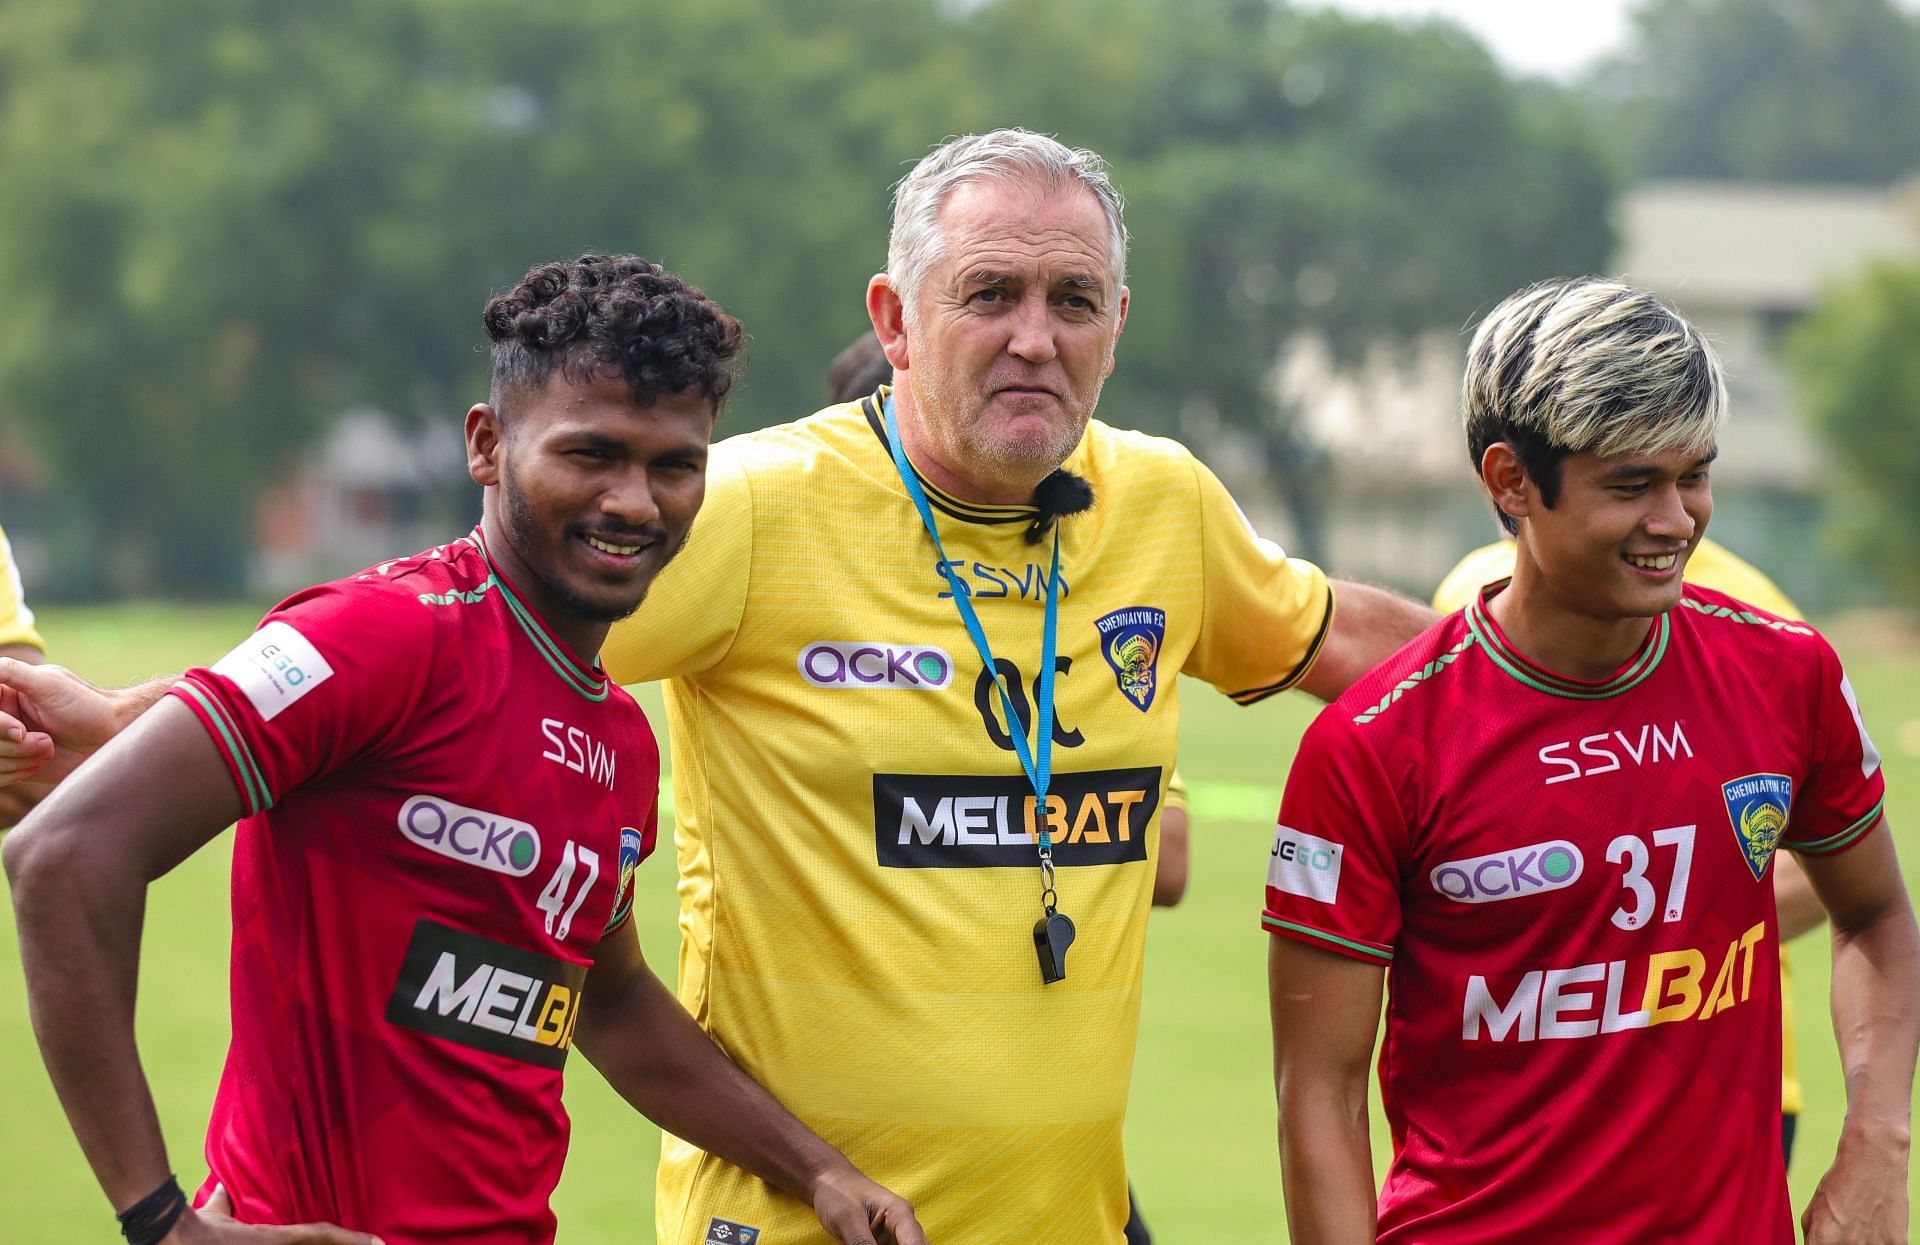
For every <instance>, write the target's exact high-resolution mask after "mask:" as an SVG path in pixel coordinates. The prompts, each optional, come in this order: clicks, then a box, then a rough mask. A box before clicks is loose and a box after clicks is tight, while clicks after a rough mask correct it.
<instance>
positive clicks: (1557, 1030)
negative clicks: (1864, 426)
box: [1264, 279, 1920, 1245]
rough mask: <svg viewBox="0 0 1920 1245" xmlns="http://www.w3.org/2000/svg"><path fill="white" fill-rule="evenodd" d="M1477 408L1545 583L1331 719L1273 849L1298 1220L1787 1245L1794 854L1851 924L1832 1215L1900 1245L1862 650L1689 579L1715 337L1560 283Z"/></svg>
mask: <svg viewBox="0 0 1920 1245" xmlns="http://www.w3.org/2000/svg"><path fill="white" fill-rule="evenodd" d="M1462 395H1463V396H1462V403H1463V407H1464V414H1465V422H1466V435H1467V442H1468V446H1469V449H1470V451H1471V453H1472V455H1473V460H1474V463H1475V466H1476V467H1477V469H1478V471H1479V475H1480V481H1481V484H1482V486H1483V487H1484V488H1485V489H1486V492H1487V495H1488V497H1489V498H1490V499H1491V500H1492V502H1493V504H1494V505H1495V507H1496V508H1497V509H1498V510H1499V512H1500V516H1501V522H1502V523H1503V524H1504V525H1505V526H1506V527H1508V529H1509V530H1511V531H1513V532H1514V534H1515V546H1516V548H1515V554H1516V556H1515V561H1514V570H1513V578H1512V580H1511V581H1510V582H1509V581H1506V580H1501V581H1498V582H1495V583H1492V584H1489V585H1487V586H1486V587H1485V588H1483V589H1481V590H1480V591H1479V592H1478V593H1476V594H1475V595H1474V597H1473V599H1472V600H1471V601H1470V602H1469V603H1468V605H1467V608H1466V609H1465V610H1464V611H1461V612H1459V613H1456V614H1453V615H1451V616H1450V617H1448V618H1445V619H1442V620H1441V622H1440V623H1439V624H1437V625H1436V626H1434V627H1432V628H1431V629H1429V630H1428V631H1427V632H1425V633H1424V634H1423V635H1421V636H1420V637H1419V638H1418V639H1416V640H1415V641H1414V642H1413V643H1411V644H1409V645H1408V646H1407V647H1406V648H1404V649H1402V650H1401V651H1400V652H1399V653H1396V654H1395V655H1394V656H1393V657H1391V658H1389V659H1388V660H1387V661H1386V662H1385V663H1383V664H1382V665H1381V666H1380V667H1379V668H1378V669H1376V670H1375V671H1373V672H1372V673H1371V674H1369V675H1367V676H1366V677H1364V678H1362V679H1361V680H1360V681H1359V682H1358V683H1356V684H1355V685H1354V686H1353V687H1352V688H1351V689H1349V690H1348V691H1347V692H1346V693H1345V694H1344V695H1342V696H1341V697H1340V698H1339V699H1338V700H1336V701H1335V702H1334V703H1333V704H1332V705H1330V706H1329V707H1328V708H1327V710H1326V711H1325V712H1324V713H1322V714H1321V715H1320V717H1319V718H1318V719H1317V720H1316V721H1315V722H1314V724H1313V726H1312V727H1311V728H1309V730H1308V731H1307V734H1306V737H1305V738H1304V739H1303V740H1302V741H1301V745H1300V751H1299V754H1298V756H1297V758H1296V761H1295V764H1294V766H1293V768H1292V771H1291V773H1290V774H1289V777H1288V782H1287V791H1286V795H1285V797H1284V799H1283V802H1282V805H1281V810H1280V819H1279V820H1280V824H1279V827H1278V829H1277V832H1276V834H1275V838H1274V846H1273V855H1272V860H1271V864H1270V866H1269V870H1268V874H1267V903H1266V913H1265V917H1264V923H1265V925H1266V926H1267V928H1268V929H1269V930H1270V931H1271V932H1272V933H1274V934H1275V935H1278V936H1277V937H1275V938H1274V939H1273V940H1272V945H1271V948H1270V950H1271V958H1270V962H1269V974H1270V992H1271V1005H1272V1016H1273V1032H1274V1072H1275V1086H1276V1090H1277V1097H1278V1100H1279V1107H1280V1137H1281V1167H1282V1172H1283V1175H1284V1177H1285V1180H1286V1188H1287V1215H1288V1220H1289V1222H1290V1224H1291V1225H1292V1229H1293V1235H1294V1239H1296V1240H1312V1241H1317V1242H1332V1243H1342V1242H1360V1241H1365V1242H1372V1241H1381V1242H1395V1243H1407V1242H1414V1241H1418V1242H1422V1245H1464V1243H1465V1242H1468V1241H1486V1240H1503V1241H1504V1240H1527V1241H1532V1240H1548V1241H1562V1240H1581V1241H1592V1242H1618V1243H1620V1245H1627V1243H1628V1242H1640V1241H1649V1240H1682V1241H1741V1242H1753V1243H1755V1245H1792V1242H1793V1240H1794V1233H1793V1224H1792V1214H1791V1210H1790V1208H1789V1206H1788V1201H1787V1185H1786V1170H1785V1164H1784V1163H1783V1161H1782V1159H1781V1156H1780V1151H1779V1150H1778V1149H1777V1148H1776V1147H1774V1146H1772V1145H1768V1144H1764V1143H1763V1139H1766V1138H1768V1137H1770V1136H1771V1135H1772V1134H1773V1132H1774V1129H1775V1128H1776V1127H1777V1122H1778V1120H1779V1108H1780V1097H1779V1093H1780V1066H1781V1064H1780V996H1779V986H1778V983H1779V941H1780V938H1779V928H1778V923H1777V919H1776V916H1775V912H1774V902H1773V890H1772V886H1771V876H1772V873H1773V860H1774V853H1775V852H1776V850H1777V849H1779V848H1781V847H1785V848H1787V849H1789V850H1791V851H1793V852H1794V853H1795V854H1796V855H1798V856H1799V857H1800V859H1801V861H1802V863H1803V865H1804V867H1805V869H1806V872H1807V874H1808V876H1809V877H1810V878H1811V879H1812V881H1813V884H1814V888H1815V890H1816V891H1817V892H1818V894H1819V896H1820V898H1821V900H1822V902H1823V903H1824V904H1825V906H1826V908H1827V911H1828V913H1829V914H1830V916H1831V917H1832V921H1833V930H1834V956H1833V983H1834V995H1833V1002H1834V1022H1835V1029H1836V1031H1837V1034H1838V1037H1839V1040H1840V1048H1841V1055H1842V1060H1843V1062H1844V1063H1845V1065H1846V1067H1847V1069H1848V1077H1847V1096H1848V1110H1847V1120H1846V1126H1845V1130H1844V1131H1843V1133H1842V1136H1841V1140H1840V1144H1839V1148H1838V1153H1837V1155H1836V1158H1835V1161H1834V1164H1833V1167H1832V1168H1831V1170H1829V1171H1828V1173H1827V1175H1826V1177H1825V1178H1824V1179H1823V1180H1822V1181H1821V1183H1820V1187H1819V1189H1818V1190H1817V1191H1816V1193H1815V1195H1814V1198H1813V1202H1812V1204H1811V1205H1810V1206H1809V1207H1808V1208H1807V1213H1806V1216H1805V1219H1804V1223H1805V1225H1806V1229H1807V1238H1806V1239H1807V1241H1808V1242H1809V1243H1810V1245H1841V1243H1842V1242H1846V1243H1848V1245H1854V1243H1857V1242H1862V1241H1876V1242H1877V1241H1896V1240H1904V1239H1905V1230H1906V1219H1907V1216H1906V1184H1907V1155H1908V1148H1909V1144H1910V1143H1909V1129H1910V1121H1909V1114H1910V1111H1909V1105H1908V1104H1909V1098H1910V1095H1911V1092H1912V1088H1913V1071H1914V1056H1915V1051H1916V1049H1920V997H1917V995H1920V989H1917V984H1920V931H1916V929H1915V926H1914V918H1913V910H1912V907H1911V905H1910V903H1909V901H1908V898H1907V894H1906V889H1905V887H1904V885H1903V884H1902V883H1901V881H1900V873H1899V864H1898V862H1897V860H1896V859H1895V857H1894V849H1893V841H1892V836H1891V834H1890V833H1889V832H1887V831H1886V830H1885V829H1884V828H1883V821H1884V818H1883V817H1882V815H1881V814H1882V807H1883V803H1884V789H1885V783H1884V780H1883V779H1882V777H1881V773H1880V757H1879V754H1878V752H1876V751H1875V749H1874V747H1873V743H1872V741H1871V740H1870V739H1869V738H1868V736H1867V732H1866V728H1865V726H1864V725H1863V724H1862V721H1861V718H1860V714H1859V710H1858V707H1857V704H1856V702H1855V699H1854V695H1853V690H1852V688H1851V686H1850V685H1849V684H1848V683H1847V680H1846V676H1845V673H1844V671H1843V670H1842V669H1841V667H1840V662H1839V659H1838V658H1837V657H1836V656H1835V655H1834V653H1833V650H1832V649H1831V648H1830V647H1829V646H1828V645H1827V643H1826V641H1825V640H1823V639H1822V638H1821V637H1820V636H1819V634H1818V633H1817V632H1815V631H1814V630H1813V629H1812V628H1811V627H1808V626H1805V625H1804V624H1801V623H1798V622H1795V621H1790V620H1787V619H1782V618H1779V617H1776V616H1774V615H1771V614H1767V613H1765V612H1762V611H1760V610H1757V609H1755V608H1753V607H1752V606H1751V605H1749V604H1747V603H1745V602H1742V601H1740V600H1737V599H1735V598H1732V597H1729V596H1726V595H1724V594H1722V593H1718V592H1713V591H1711V590H1708V589H1705V588H1701V587H1699V586H1698V585H1693V584H1687V583H1685V582H1684V581H1683V572H1684V571H1685V569H1686V565H1687V561H1688V558H1689V557H1690V556H1691V555H1692V553H1693V551H1694V550H1695V549H1696V548H1697V547H1698V546H1699V543H1700V539H1701V535H1702V533H1703V532H1704V531H1705V530H1706V526H1707V521H1708V519H1709V518H1710V517H1711V515H1712V513H1713V495H1712V490H1711V487H1710V484H1709V472H1708V466H1709V464H1710V463H1711V462H1712V460H1713V457H1714V453H1715V449H1716V442H1717V435H1718V432H1719V428H1720V425H1721V423H1722V421H1723V419H1724V418H1725V413H1726V405H1727V402H1726V393H1725V385H1724V382H1723V381H1722V379H1721V374H1720V368H1719V364H1718V363H1717V362H1716V361H1715V359H1714V357H1713V352H1712V350H1711V349H1710V348H1709V346H1708V345H1707V343H1706V341H1705V339H1704V338H1703V337H1702V336H1701V335H1700V333H1699V332H1698V330H1697V329H1695V328H1693V326H1691V325H1689V324H1688V323H1687V322H1686V321H1685V319H1684V318H1682V317H1681V316H1680V315H1679V313H1678V312H1676V311H1674V310H1673V309H1672V308H1671V307H1668V306H1666V305H1665V304H1663V303H1661V302H1660V301H1659V300H1657V299H1655V298H1654V297H1653V296H1651V295H1649V294H1646V293H1643V292H1641V291H1636V290H1632V289H1629V288H1627V287H1625V286H1622V285H1619V284H1617V283H1615V282H1611V281H1600V280H1594V279H1579V280H1571V281H1555V282H1548V283H1546V284H1543V285H1538V286H1534V287H1531V288H1529V289H1526V290H1522V291H1521V292H1519V293H1518V294H1516V295H1514V296H1513V297H1512V298H1509V299H1508V300H1507V301H1505V302H1503V303H1502V304H1501V305H1500V306H1499V307H1497V308H1495V309H1494V311H1493V312H1492V313H1491V314H1490V315H1488V317H1487V319H1486V321H1485V322H1484V323H1482V324H1481V326H1480V328H1479V330H1478V331H1477V332H1476V333H1475V335H1474V338H1473V343H1472V346H1471V348H1470V349H1469V351H1468V356H1467V369H1466V377H1465V380H1464V383H1463V385H1462ZM1389 971H1390V972H1391V975H1392V976H1391V980H1392V990H1391V994H1390V995H1389V996H1388V1003H1387V1019H1386V1040H1385V1046H1384V1053H1383V1054H1382V1056H1381V1059H1380V1064H1379V1068H1380V1082H1381V1098H1382V1102H1383V1105H1384V1106H1385V1109H1386V1113H1387V1118H1388V1122H1389V1124H1390V1126H1391V1130H1392V1135H1393V1142H1394V1158H1393V1166H1392V1168H1391V1170H1390V1171H1389V1172H1388V1174H1387V1178H1386V1181H1385V1183H1384V1186H1382V1187H1380V1192H1379V1195H1378V1199H1377V1201H1376V1198H1375V1194H1374V1190H1375V1187H1376V1186H1375V1184H1374V1181H1373V1172H1372V1164H1371V1158H1370V1155H1369V1148H1368V1135H1367V1110H1368V1109H1367V1097H1366V1078H1367V1071H1368V1067H1369V1057H1370V1055H1371V1054H1372V1051H1373V1044H1374V1037H1375V1034H1376V1031H1377V1029H1378V1027H1379V1020H1380V1007H1381V999H1382V994H1383V987H1384V985H1385V983H1386V981H1387V978H1388V973H1389Z"/></svg>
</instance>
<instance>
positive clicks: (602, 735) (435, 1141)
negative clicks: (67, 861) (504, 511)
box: [172, 532, 660, 1245]
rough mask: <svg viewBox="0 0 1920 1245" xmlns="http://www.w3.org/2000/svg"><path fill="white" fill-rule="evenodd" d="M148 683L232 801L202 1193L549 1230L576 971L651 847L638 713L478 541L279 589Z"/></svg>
mask: <svg viewBox="0 0 1920 1245" xmlns="http://www.w3.org/2000/svg"><path fill="white" fill-rule="evenodd" d="M172 694H173V695H175V696H177V697H179V698H180V699H181V700H183V701H185V702H186V703H187V705H189V706H190V707H191V708H192V709H193V711H194V713H195V714H197V715H198V716H199V718H200V720H201V722H202V723H203V724H204V725H205V726H206V728H207V730H208V732H209V733H210V734H211V735H212V737H213V739H214V742H215V743H216V745H217V746H218V747H219V749H220V752H221V755H222V756H223V757H224V758H225V759H226V763H227V767H228V769H229V770H230V771H231V772H232V775H233V781H234V785H235V786H236V787H237V788H238V790H239V791H240V793H241V796H242V800H243V803H244V807H245V809H246V813H247V816H246V818H245V820H243V821H242V822H241V823H240V827H239V831H238V837H237V838H236V840H235V843H234V856H233V963H232V1009H233V1042H232V1046H231V1047H230V1049H229V1051H228V1054H227V1064H226V1070H225V1072H224V1074H223V1075H222V1077H221V1080H220V1088H219V1093H218V1095H217V1096H216V1098H215V1100H214V1105H213V1116H212V1120H211V1121H210V1123H209V1126H208V1130H207V1164H208V1166H209V1168H210V1169H211V1175H210V1176H209V1178H208V1186H207V1187H208V1188H211V1185H212V1183H213V1182H215V1181H218V1182H220V1183H221V1184H224V1185H225V1186H226V1189H227V1191H228V1192H229V1193H230V1194H231V1195H232V1196H233V1200H234V1206H235V1210H236V1213H237V1214H238V1215H239V1217H240V1218H241V1219H243V1220H245V1221H248V1222H252V1223H272V1224H287V1223H301V1222H307V1221H311V1220H329V1221H332V1222H335V1223H339V1224H342V1225H344V1226H347V1227H351V1228H354V1229H357V1230H360V1231H364V1232H373V1233H377V1234H379V1235H380V1236H381V1237H383V1238H384V1239H385V1240H386V1241H387V1242H388V1245H420V1243H424V1242H453V1241H459V1242H466V1243H474V1242H482V1243H486V1245H508V1243H509V1242H511V1243H513V1245H523V1243H528V1242H546V1241H551V1240H552V1239H553V1232H554V1220H553V1214H552V1211H551V1210H550V1209H549V1208H548V1198H549V1195H550V1194H551V1193H552V1191H553V1187H554V1185H555V1183H557V1182H558V1180H559V1178H560V1166H561V1162H562V1160H563V1159H564V1158H565V1155H566V1149H567V1117H566V1113H565V1111H564V1110H563V1109H562V1108H561V1105H560V1076H561V1072H560V1070H561V1065H562V1064H563V1063H564V1062H565V1061H566V1057H567V1052H568V1050H569V1049H570V1047H571V1046H572V1041H573V1026H574V1022H575V1020H576V1018H577V1017H578V1015H579V1003H580V988H581V984H582V982H583V980H584V979H585V977H586V972H587V968H588V966H589V965H590V964H591V963H592V961H593V955H594V946H595V944H596V943H598V942H599V941H600V939H601V937H602V936H603V933H605V932H607V931H610V930H612V929H616V928H618V927H619V926H620V925H621V923H623V922H624V921H625V919H626V918H627V910H628V908H629V907H630V906H631V890H630V887H631V881H632V873H633V868H634V866H635V865H636V864H638V863H639V861H640V860H641V859H642V858H643V857H644V856H645V855H646V854H647V853H648V852H649V851H650V850H651V849H652V847H653V842H654V835H655V825H654V820H653V817H654V808H655V796H656V792H657V788H658V784H659V776H660V759H659V752H658V750H657V748H656V746H655V744H654V740H653V735H652V733H651V731H650V730H649V729H648V727H647V722H646V719H645V717H644V716H643V715H642V714H641V712H640V708H639V706H638V705H636V704H634V702H633V700H632V698H631V697H629V696H628V695H627V694H626V693H625V692H624V691H622V690H621V689H620V688H618V687H616V686H614V685H612V684H611V683H610V682H609V680H608V679H607V677H606V674H605V672H604V671H602V670H601V669H600V668H599V667H598V666H597V665H589V664H586V663H583V662H582V661H580V660H579V659H578V658H577V657H576V656H575V655H574V654H572V653H570V652H568V651H567V650H566V648H565V647H564V646H563V645H562V644H561V643H560V642H559V641H558V640H557V639H556V638H554V636H553V635H552V634H550V633H549V632H548V631H547V630H546V628H545V627H544V626H543V625H542V624H541V621H540V620H539V619H538V618H536V617H535V616H534V614H533V613H532V611H531V610H530V609H529V608H528V607H527V605H526V604H525V603H524V602H522V601H521V600H520V599H519V598H518V597H517V596H516V595H515V594H514V591H513V588H512V586H511V585H510V584H509V583H508V582H507V581H506V579H505V578H504V577H503V576H502V575H501V574H500V573H499V571H498V570H497V569H496V568H495V567H494V566H493V565H492V563H491V561H490V559H489V558H488V557H487V556H486V553H485V550H484V546H483V544H482V541H481V539H480V536H479V534H478V533H477V532H476V533H475V534H474V535H472V536H469V537H467V538H466V539H464V540H461V541H457V542H455V543H453V544H451V545H447V546H444V547H442V548H439V549H434V550H430V551H428V552H426V553H423V554H420V555H417V556H415V557H411V558H403V559H400V560H397V561H394V562H388V563H385V564H383V565H381V566H378V567H375V568H374V569H372V570H370V571H367V572H364V573H362V574H360V575H358V576H355V577H353V578H352V579H347V580H341V581H338V582H336V583H331V584H326V585H322V586H320V587H317V588H311V589H308V590H307V591H305V592H302V593H299V594H298V595H296V596H293V597H290V598H288V599H287V600H286V601H285V602H283V603H282V604H281V605H279V606H278V607H277V608H275V609H274V611H273V612H272V613H271V614H269V615H268V616H267V618H266V620H265V622H263V623H262V624H261V627H260V629H259V630H258V631H256V632H255V633H254V634H253V635H252V636H251V637H250V638H249V639H248V640H247V641H246V642H245V643H243V644H241V645H240V646H239V647H238V648H236V649H234V650H233V652H231V653H229V654H228V655H227V656H226V657H225V658H223V659H221V661H219V662H218V663H217V664H215V665H214V666H213V667H212V668H211V669H200V670H194V671H191V672H189V673H188V674H187V675H186V676H185V677H184V678H183V679H182V680H181V682H180V683H179V684H178V685H176V686H175V687H174V689H173V693H172ZM204 1192H205V1190H203V1193H204Z"/></svg>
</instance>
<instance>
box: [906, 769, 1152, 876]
mask: <svg viewBox="0 0 1920 1245" xmlns="http://www.w3.org/2000/svg"><path fill="white" fill-rule="evenodd" d="M1159 803H1160V770H1159V768H1158V767H1152V768H1146V769H1104V770H1086V771H1083V772H1080V773H1056V774H1054V776H1053V782H1052V784H1051V785H1050V786H1049V787H1048V788H1047V798H1046V803H1045V806H1044V807H1042V805H1041V802H1040V801H1038V800H1036V799H1034V798H1033V788H1032V787H1030V786H1028V785H1027V780H1026V779H1025V778H1024V777H1020V776H1011V777H1000V776H988V775H983V774H875V775H874V776H873V833H874V845H875V848H876V850H877V852H878V857H879V860H880V864H881V866H882V867H884V868H888V869H993V868H1022V869H1030V868H1032V867H1033V865H1034V859H1035V857H1034V849H1035V846H1036V845H1037V844H1038V843H1039V841H1040V830H1041V828H1042V827H1045V828H1046V830H1047V831H1048V833H1049V834H1051V835H1052V837H1053V862H1054V863H1055V864H1056V865H1060V866H1062V867H1067V866H1072V865H1117V864H1120V863H1123V862H1125V861H1129V860H1145V859H1146V858H1147V826H1148V824H1149V823H1151V822H1152V820H1153V813H1154V810H1155V809H1156V808H1157V807H1159Z"/></svg>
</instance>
